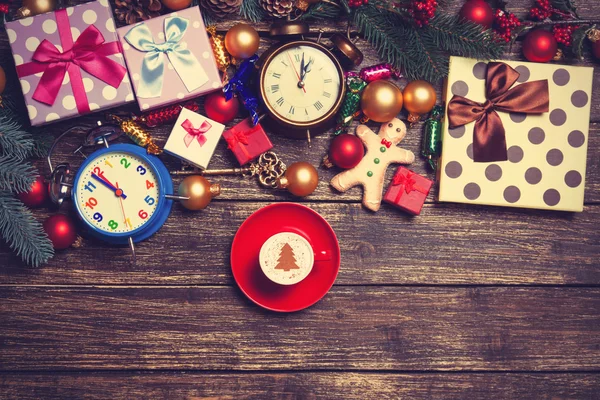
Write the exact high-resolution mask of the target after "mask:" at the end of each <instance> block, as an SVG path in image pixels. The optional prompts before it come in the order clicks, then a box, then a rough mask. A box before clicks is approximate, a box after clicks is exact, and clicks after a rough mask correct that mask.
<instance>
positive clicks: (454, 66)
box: [438, 57, 593, 211]
mask: <svg viewBox="0 0 600 400" xmlns="http://www.w3.org/2000/svg"><path fill="white" fill-rule="evenodd" d="M499 63H503V64H506V65H508V66H509V67H511V68H510V69H507V70H514V71H516V73H517V74H516V75H515V77H516V82H515V83H514V84H513V85H510V86H511V87H510V89H509V90H508V91H509V92H510V91H511V90H513V89H515V88H517V87H518V86H520V85H523V84H524V83H532V82H535V81H544V80H545V81H547V93H548V102H547V111H545V112H538V111H539V109H538V110H534V112H533V113H529V114H524V113H520V112H517V110H511V111H506V110H505V109H511V107H504V106H505V105H506V104H505V103H507V102H510V101H512V102H513V105H514V104H518V107H523V110H524V109H525V108H528V107H530V108H532V109H533V108H535V105H536V103H537V102H539V100H540V98H541V96H540V94H539V93H530V94H528V95H529V97H521V98H518V97H519V96H517V95H516V94H515V93H518V92H519V90H518V89H517V91H513V92H511V93H506V94H501V95H500V96H497V97H498V99H496V103H494V101H491V102H490V101H488V102H487V103H486V78H487V82H488V85H489V84H490V83H489V82H491V81H493V77H490V76H487V75H489V71H488V63H486V62H482V61H478V60H474V59H467V58H461V57H451V59H450V73H449V75H448V81H447V88H446V93H447V97H448V98H447V99H446V100H447V105H446V117H445V119H444V127H443V134H442V155H441V159H440V163H439V171H438V172H439V182H440V189H439V200H440V201H450V202H458V203H474V204H487V205H495V206H507V207H524V208H540V209H552V210H564V211H582V210H583V198H584V187H585V170H586V156H587V145H588V130H589V120H590V101H591V91H592V77H593V69H592V68H585V67H571V66H564V65H555V64H536V63H527V62H520V61H502V62H499ZM494 65H496V66H497V64H494ZM496 78H497V77H496ZM495 82H496V83H497V84H498V83H499V84H504V83H505V81H503V80H501V79H500V80H497V79H496V81H495ZM534 85H535V84H534ZM538 86H539V85H538ZM488 92H489V90H488ZM521 92H522V93H520V94H522V95H523V94H524V93H525V92H526V90H522V91H521ZM488 94H489V93H488ZM496 95H498V93H496ZM459 96H462V97H459ZM489 97H490V96H489V95H488V99H487V100H489ZM491 97H494V95H492V96H491ZM465 98H466V99H467V100H466V101H465V100H464V99H465ZM452 99H454V104H452ZM457 100H459V102H458V103H461V102H462V104H463V105H464V104H467V105H468V104H470V102H475V103H479V104H480V105H481V106H479V105H476V106H474V107H471V108H470V109H469V110H468V112H467V114H468V113H470V112H471V110H476V109H478V108H482V109H483V111H482V112H481V115H483V114H486V113H489V114H492V113H493V112H492V110H493V111H495V114H496V115H497V116H499V120H500V121H501V125H502V126H503V128H504V131H505V137H504V140H505V143H506V150H505V153H504V154H505V156H506V159H505V160H502V157H501V156H500V157H497V156H491V158H492V159H493V160H492V161H483V162H476V161H474V159H475V160H478V158H484V159H485V155H486V154H487V153H490V152H489V151H490V150H491V153H494V152H497V151H496V150H497V149H494V148H490V147H494V146H490V145H497V146H496V147H502V140H496V139H490V138H489V137H488V136H486V135H485V134H482V132H481V131H480V132H479V133H478V135H480V136H477V135H476V133H477V129H476V128H475V127H476V125H477V124H478V122H477V121H474V122H469V123H466V124H464V125H461V126H456V127H453V128H452V127H451V125H452V124H451V123H450V119H451V118H449V115H448V112H451V111H452V110H457V108H455V107H454V106H455V105H456V104H457ZM518 107H517V108H518ZM513 108H514V107H513ZM466 109H468V107H466ZM523 110H518V111H523ZM461 112H462V113H463V114H464V112H465V108H464V107H463V108H462V110H459V112H458V114H461ZM489 114H488V115H487V117H488V119H489V117H490V115H489ZM454 115H455V117H456V115H457V113H456V112H455V113H454ZM459 117H465V115H459ZM470 118H472V116H469V117H468V118H467V119H470ZM457 119H460V118H457ZM486 123H487V124H488V125H490V121H489V120H486V121H484V123H483V124H482V125H485V124H486ZM492 124H493V123H492ZM474 144H475V146H474ZM498 145H499V146H498ZM474 152H475V154H474ZM499 153H502V149H500V151H499Z"/></svg>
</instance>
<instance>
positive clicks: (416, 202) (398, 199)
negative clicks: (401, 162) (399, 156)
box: [383, 167, 433, 215]
mask: <svg viewBox="0 0 600 400" xmlns="http://www.w3.org/2000/svg"><path fill="white" fill-rule="evenodd" d="M431 185H433V182H432V181H430V180H429V179H427V178H424V177H422V176H421V175H419V174H415V173H414V172H412V171H411V170H409V169H407V168H404V167H399V168H398V170H397V171H396V174H395V175H394V179H393V180H392V183H391V184H390V186H389V187H388V190H387V192H386V193H385V196H383V201H385V202H386V203H389V204H393V205H395V206H396V207H398V208H400V209H402V210H404V211H406V212H408V213H410V214H413V215H419V214H420V213H421V208H423V203H425V199H426V198H427V195H428V194H429V189H431Z"/></svg>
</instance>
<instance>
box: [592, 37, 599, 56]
mask: <svg viewBox="0 0 600 400" xmlns="http://www.w3.org/2000/svg"><path fill="white" fill-rule="evenodd" d="M592 54H593V55H594V57H596V59H598V60H600V40H596V41H595V42H592Z"/></svg>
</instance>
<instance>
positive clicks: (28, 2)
mask: <svg viewBox="0 0 600 400" xmlns="http://www.w3.org/2000/svg"><path fill="white" fill-rule="evenodd" d="M55 8H56V0H23V6H22V7H21V8H19V10H18V11H17V16H18V17H19V18H24V17H32V16H34V15H38V14H43V13H47V12H50V11H53V10H54V9H55Z"/></svg>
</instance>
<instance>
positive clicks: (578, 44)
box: [571, 25, 594, 60]
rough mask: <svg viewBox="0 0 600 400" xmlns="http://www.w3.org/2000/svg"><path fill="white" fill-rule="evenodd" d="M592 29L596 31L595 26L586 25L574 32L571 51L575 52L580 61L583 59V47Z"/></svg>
mask: <svg viewBox="0 0 600 400" xmlns="http://www.w3.org/2000/svg"><path fill="white" fill-rule="evenodd" d="M591 29H594V26H592V27H590V26H589V25H585V26H582V27H580V28H577V29H576V30H575V31H574V32H573V45H572V46H571V51H572V52H573V55H574V56H575V57H577V58H578V59H580V60H581V59H583V45H584V43H585V38H586V37H587V33H588V32H589V31H590V30H591Z"/></svg>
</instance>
